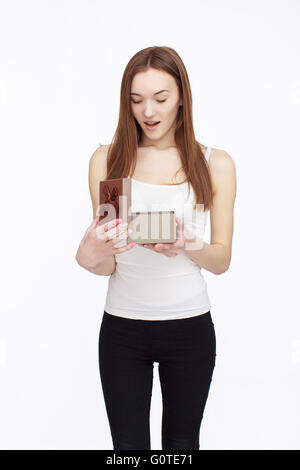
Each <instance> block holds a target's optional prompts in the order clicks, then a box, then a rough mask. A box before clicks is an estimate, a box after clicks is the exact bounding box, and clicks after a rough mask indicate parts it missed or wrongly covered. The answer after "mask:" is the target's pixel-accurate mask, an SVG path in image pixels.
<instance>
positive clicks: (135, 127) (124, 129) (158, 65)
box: [106, 46, 213, 210]
mask: <svg viewBox="0 0 300 470" xmlns="http://www.w3.org/2000/svg"><path fill="white" fill-rule="evenodd" d="M149 68H154V69H157V70H163V71H165V72H167V73H169V74H170V75H172V76H173V77H174V79H175V81H176V83H177V86H178V89H179V93H180V95H181V98H182V106H179V110H178V114H177V118H176V128H175V136H174V137H175V143H176V146H177V149H178V152H179V155H180V158H181V164H182V169H183V170H184V172H185V174H186V179H185V180H184V182H188V187H189V191H190V185H192V187H193V189H194V193H195V200H194V202H195V203H196V204H204V210H207V209H210V207H211V204H212V199H213V190H212V182H211V175H210V169H209V166H208V164H207V161H206V158H205V156H204V154H203V152H202V150H201V147H200V144H199V143H198V142H197V141H196V139H195V134H194V129H193V120H192V93H191V87H190V82H189V78H188V74H187V71H186V68H185V66H184V64H183V62H182V60H181V58H180V57H179V55H178V54H177V52H176V51H175V50H174V49H172V48H170V47H158V46H154V47H147V48H146V49H142V50H141V51H139V52H137V53H136V54H135V55H134V56H133V57H132V58H131V59H130V61H129V62H128V64H127V66H126V68H125V71H124V74H123V77H122V83H121V90H120V112H119V122H118V126H117V129H116V132H115V134H114V137H113V139H112V143H111V144H110V146H109V150H108V154H107V173H106V175H107V176H106V179H114V178H126V177H128V176H129V177H132V176H133V173H134V170H135V167H136V162H137V148H138V146H139V144H140V143H141V139H142V132H143V131H142V129H141V127H140V125H139V124H138V123H137V121H136V119H135V118H134V116H133V114H132V110H131V104H130V91H131V84H132V80H133V78H134V76H135V74H136V73H138V72H144V71H147V70H148V69H149ZM178 171H179V170H178ZM177 184H180V183H177ZM194 207H196V206H194Z"/></svg>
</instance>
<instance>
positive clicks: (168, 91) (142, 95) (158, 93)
mask: <svg viewBox="0 0 300 470" xmlns="http://www.w3.org/2000/svg"><path fill="white" fill-rule="evenodd" d="M163 91H166V92H167V93H169V91H168V90H160V91H157V92H156V93H153V95H158V94H159V93H162V92H163ZM130 94H131V95H137V96H143V95H140V94H139V93H130Z"/></svg>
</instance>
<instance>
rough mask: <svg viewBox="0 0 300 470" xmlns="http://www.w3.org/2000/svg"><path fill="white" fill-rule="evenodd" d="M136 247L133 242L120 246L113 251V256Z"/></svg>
mask: <svg viewBox="0 0 300 470" xmlns="http://www.w3.org/2000/svg"><path fill="white" fill-rule="evenodd" d="M135 245H136V243H135V242H132V243H129V244H128V245H126V246H121V247H120V248H116V249H115V251H114V255H119V254H120V253H124V251H128V250H131V249H132V248H134V247H135Z"/></svg>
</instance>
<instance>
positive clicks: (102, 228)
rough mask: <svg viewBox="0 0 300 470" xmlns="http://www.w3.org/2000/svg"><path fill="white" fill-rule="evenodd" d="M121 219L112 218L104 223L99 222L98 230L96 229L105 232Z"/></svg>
mask: <svg viewBox="0 0 300 470" xmlns="http://www.w3.org/2000/svg"><path fill="white" fill-rule="evenodd" d="M121 221H122V219H113V220H110V221H109V222H106V223H102V224H101V223H99V225H98V229H99V230H98V231H99V233H104V232H107V231H108V230H110V229H111V228H113V227H116V226H117V225H118V224H119V223H120V222H121Z"/></svg>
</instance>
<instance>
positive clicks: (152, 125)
mask: <svg viewBox="0 0 300 470" xmlns="http://www.w3.org/2000/svg"><path fill="white" fill-rule="evenodd" d="M159 123H160V121H156V122H153V123H151V122H147V121H146V122H145V126H146V127H147V129H149V130H153V129H156V128H157V126H158V124H159Z"/></svg>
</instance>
